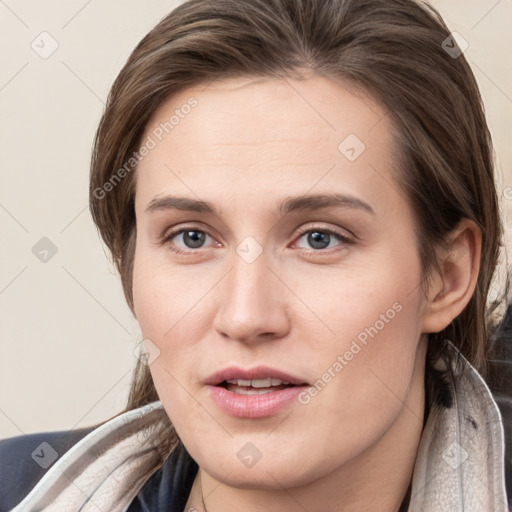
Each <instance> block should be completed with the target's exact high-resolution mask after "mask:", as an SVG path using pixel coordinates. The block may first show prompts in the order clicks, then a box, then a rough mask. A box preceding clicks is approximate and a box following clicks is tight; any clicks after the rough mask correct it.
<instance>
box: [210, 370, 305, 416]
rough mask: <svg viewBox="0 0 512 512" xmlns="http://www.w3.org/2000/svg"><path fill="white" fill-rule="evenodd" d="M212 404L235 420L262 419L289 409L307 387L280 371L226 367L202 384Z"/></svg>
mask: <svg viewBox="0 0 512 512" xmlns="http://www.w3.org/2000/svg"><path fill="white" fill-rule="evenodd" d="M204 384H205V385H206V386H207V388H208V391H209V393H210V397H211V398H212V400H213V402H214V403H215V404H216V405H217V406H218V407H219V408H220V409H221V410H222V411H223V412H225V413H227V414H229V415H231V416H235V417H238V418H251V419H254V418H263V417H266V416H271V415H273V414H276V413H277V412H279V411H281V410H282V409H283V408H284V407H286V406H290V405H291V404H292V403H293V402H294V399H295V402H297V403H298V400H296V398H297V397H298V395H299V394H300V393H301V392H303V391H304V390H305V389H306V388H307V387H308V386H309V385H310V384H308V383H307V382H306V381H305V380H303V379H301V378H300V377H296V376H294V375H290V374H288V373H285V372H283V371H281V370H277V369H274V368H269V367H264V366H259V367H257V368H252V369H241V368H235V367H231V368H226V369H224V370H221V371H220V372H217V373H215V374H214V375H212V376H210V377H209V378H208V379H206V380H205V381H204Z"/></svg>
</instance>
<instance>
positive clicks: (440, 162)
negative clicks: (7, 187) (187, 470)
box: [90, 0, 502, 456]
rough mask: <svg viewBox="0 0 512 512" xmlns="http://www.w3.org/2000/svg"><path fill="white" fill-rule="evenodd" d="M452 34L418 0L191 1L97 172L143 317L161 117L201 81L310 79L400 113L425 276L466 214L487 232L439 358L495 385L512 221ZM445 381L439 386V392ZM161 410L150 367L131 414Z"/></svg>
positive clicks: (114, 129) (107, 230)
mask: <svg viewBox="0 0 512 512" xmlns="http://www.w3.org/2000/svg"><path fill="white" fill-rule="evenodd" d="M448 38H450V31H449V30H448V28H447V27H446V25H445V24H444V22H443V21H442V18H441V16H440V15H439V14H438V13H437V12H436V11H435V10H434V9H433V8H432V7H430V6H429V5H428V4H426V3H420V2H417V1H414V0H323V1H321V2H320V1H318V0H189V1H187V2H185V3H183V4H181V5H180V6H179V7H178V8H176V9H175V10H174V11H172V12H171V13H170V14H169V15H167V16H166V17H165V18H163V19H162V20H161V21H160V23H158V25H157V26H156V27H155V28H154V29H153V30H151V31H150V32H149V33H148V34H147V35H146V36H145V37H144V38H143V39H142V41H141V42H140V43H139V44H138V45H137V47H136V48H135V50H134V51H133V52H132V54H131V55H130V57H129V59H128V61H127V63H126V64H125V66H124V67H123V69H122V70H121V72H120V73H119V75H118V77H117V79H116V80H115V82H114V84H113V86H112V89H111V91H110V94H109V96H108V100H107V105H106V109H105V112H104V114H103V117H102V119H101V122H100V125H99V128H98V131H97V134H96V138H95V143H94V152H93V157H92V166H91V180H90V208H91V212H92V216H93V219H94V221H95V223H96V224H97V226H98V229H99V231H100V233H101V236H102V238H103V240H104V242H105V243H106V245H107V246H108V248H109V249H110V251H111V252H112V255H113V260H114V263H115V265H116V267H117V269H118V271H119V273H120V275H121V279H122V283H123V288H124V292H125V296H126V299H127V301H128V304H129V305H130V307H131V308H132V311H133V300H132V270H133V259H134V249H135V241H136V229H135V213H134V196H135V172H133V171H134V170H135V168H136V162H134V161H132V160H133V159H132V160H131V159H130V158H131V157H132V155H133V154H134V152H136V151H137V149H138V148H139V146H140V144H141V137H142V134H143V132H144V129H145V127H146V123H147V121H148V119H149V117H150V116H151V114H152V113H153V112H154V111H155V109H156V108H157V107H158V106H159V105H160V104H161V103H162V102H163V101H164V100H165V99H167V98H168V97H169V96H170V95H172V94H174V93H176V92H178V91H181V90H184V89H186V88H188V87H190V86H193V85H197V84H201V83H208V82H211V81H214V80H217V79H226V78H232V77H241V76H251V75H252V76H258V75H259V76H268V77H300V70H308V71H312V72H315V73H317V74H320V75H323V76H326V77H335V78H341V79H343V80H344V81H345V82H346V83H349V84H353V85H355V86H356V87H361V88H363V89H364V90H366V91H368V92H370V94H372V95H373V96H374V97H375V98H377V100H378V101H380V103H381V104H382V105H383V106H384V107H385V108H386V109H387V111H388V113H389V116H390V118H391V120H392V122H393V125H394V127H395V128H396V130H397V132H398V136H399V142H400V146H401V150H402V155H401V158H400V162H399V163H400V164H401V165H400V169H401V176H400V178H401V186H402V187H403V190H404V193H405V196H406V197H407V198H408V201H409V202H410V204H411V206H412V208H413V211H414V213H415V219H416V224H417V235H418V250H419V255H420V259H421V263H422V267H423V271H424V279H425V280H426V279H427V278H428V275H429V272H430V271H431V270H432V268H433V267H435V264H436V262H435V253H434V248H435V247H436V246H437V245H438V244H441V243H442V242H443V240H444V239H445V238H446V235H447V234H448V233H449V232H450V231H452V230H453V229H454V228H455V227H456V226H457V223H458V222H459V221H460V220H461V219H462V218H468V219H472V220H473V221H475V222H476V224H477V225H478V226H479V227H480V229H481V232H482V237H483V243H482V255H481V264H480V271H479V276H478V282H477V286H476V290H475V292H474V294H473V297H472V298H471V300H470V302H469V304H468V305H467V307H466V308H465V309H464V311H463V312H462V313H461V314H460V315H459V316H458V317H457V318H455V319H454V320H453V322H452V323H451V324H450V325H449V326H448V327H447V328H446V329H445V330H444V331H442V332H440V333H435V334H432V335H430V337H429V346H428V357H427V361H433V360H434V359H436V358H437V357H438V356H439V355H440V353H441V352H442V351H443V347H444V340H445V339H449V340H451V341H452V342H453V343H454V344H455V346H457V348H458V349H459V350H460V351H461V352H462V354H463V355H464V356H465V357H466V358H467V359H468V360H469V361H470V362H471V363H472V364H473V365H474V366H475V367H476V368H477V370H479V371H480V372H481V373H482V374H483V376H484V377H486V378H489V377H490V375H489V363H488V361H489V359H490V350H491V336H490V334H491V322H490V319H489V315H488V311H487V309H486V299H487V294H488V290H489V286H490V284H491V279H492V276H493V273H494V269H495V267H496V263H497V258H498V254H499V248H500V242H501V236H502V225H501V219H500V216H499V209H498V200H497V194H496V190H495V183H494V164H493V155H492V145H491V138H490V134H489V130H488V127H487V124H486V120H485V115H484V110H483V106H482V101H481V97H480V93H479V90H478V87H477V84H476V81H475V78H474V75H473V73H472V71H471V68H470V67H469V65H468V63H467V61H466V59H465V57H464V55H463V54H460V55H458V56H457V54H455V53H454V51H455V52H456V51H457V48H458V47H457V46H456V44H454V43H453V40H452V39H448ZM447 41H448V42H449V44H448V46H447ZM450 47H452V48H454V49H455V50H454V51H452V52H448V51H447V50H448V48H450ZM459 53H460V52H459ZM127 162H129V164H127ZM123 166H124V169H125V171H126V172H125V173H123V178H122V180H120V181H119V182H118V183H117V182H116V183H115V186H112V187H109V191H108V193H106V192H105V191H106V190H107V189H106V188H105V184H106V183H107V182H109V180H112V178H113V176H114V174H115V173H116V172H118V170H119V169H121V168H123ZM118 176H119V175H118ZM110 183H112V181H110ZM425 282H426V281H425ZM427 366H428V365H427ZM429 382H430V384H429ZM432 382H433V381H428V379H427V382H426V385H427V391H429V390H430V392H431V393H433V391H434V387H435V386H434V385H433V384H432ZM154 400H158V395H157V393H156V390H155V387H154V385H153V382H152V378H151V374H150V372H149V368H148V367H147V366H146V365H144V364H142V363H141V362H138V363H137V366H136V368H135V371H134V376H133V382H132V387H131V392H130V395H129V400H128V404H127V408H126V410H128V409H132V408H136V407H140V406H141V405H144V404H146V403H149V402H151V401H154ZM158 435H160V436H161V438H160V439H161V441H162V455H163V456H165V455H166V453H168V451H169V450H170V449H171V448H172V446H173V445H174V444H175V443H176V442H177V437H176V435H175V434H173V431H172V425H171V424H170V421H169V419H168V418H167V417H164V416H162V429H161V431H160V434H158Z"/></svg>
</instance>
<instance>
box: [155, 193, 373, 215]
mask: <svg viewBox="0 0 512 512" xmlns="http://www.w3.org/2000/svg"><path fill="white" fill-rule="evenodd" d="M333 207H343V208H355V209H359V210H363V211H366V212H368V213H371V214H372V215H375V211H374V210H373V208H372V207H371V206H370V205H369V204H368V203H367V202H365V201H363V200H362V199H359V198H357V197H354V196H351V195H346V194H315V195H303V196H297V197H291V198H288V199H286V200H285V201H283V202H282V203H281V204H280V205H279V207H278V212H279V213H280V214H282V215H284V214H287V213H291V212H295V211H314V210H320V209H322V208H333ZM165 210H183V211H191V212H197V213H204V214H211V215H215V216H217V217H220V216H221V215H220V210H218V209H217V208H216V207H215V206H214V205H213V204H212V203H209V202H208V201H202V200H199V199H190V198H188V197H178V196H165V197H161V198H156V197H155V198H154V199H153V200H152V201H151V202H150V203H149V204H148V206H147V207H146V212H147V213H152V212H156V211H165Z"/></svg>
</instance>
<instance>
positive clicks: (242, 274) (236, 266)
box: [213, 253, 290, 344]
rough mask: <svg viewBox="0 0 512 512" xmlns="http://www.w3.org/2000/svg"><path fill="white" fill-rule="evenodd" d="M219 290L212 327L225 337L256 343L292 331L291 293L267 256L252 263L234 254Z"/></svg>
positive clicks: (262, 255)
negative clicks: (230, 266) (231, 264)
mask: <svg viewBox="0 0 512 512" xmlns="http://www.w3.org/2000/svg"><path fill="white" fill-rule="evenodd" d="M219 287H220V288H218V293H219V294H220V297H218V301H219V302H218V303H219V304H220V306H219V309H218V311H217V313H216V315H215V318H214V323H213V327H214V329H215V330H216V331H217V332H218V333H220V334H221V335H222V336H223V337H225V338H229V339H232V340H235V341H239V342H242V343H245V344H254V343H258V342H260V341H265V340H266V341H269V340H273V339H278V338H281V337H283V336H285V335H286V334H287V333H288V332H289V329H290V319H289V315H288V313H289V311H288V302H287V301H288V299H289V294H290V292H289V291H288V290H287V288H286V286H285V285H284V284H283V282H282V280H280V279H279V277H278V276H277V272H276V271H275V270H273V269H272V268H270V267H269V266H268V261H267V258H266V257H265V253H263V254H261V255H260V256H259V257H258V258H257V259H256V260H255V261H253V262H251V263H248V262H247V261H245V260H244V259H243V258H242V257H240V256H239V255H238V254H236V253H235V254H234V255H233V266H232V268H231V270H230V271H229V272H228V274H227V276H226V277H225V278H224V279H223V280H222V281H221V283H219ZM287 292H288V293H287Z"/></svg>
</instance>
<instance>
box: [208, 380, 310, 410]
mask: <svg viewBox="0 0 512 512" xmlns="http://www.w3.org/2000/svg"><path fill="white" fill-rule="evenodd" d="M207 388H208V390H209V392H210V395H211V397H212V399H213V401H214V402H215V403H216V404H217V406H218V407H219V408H220V409H221V410H222V411H224V412H226V413H227V414H230V415H232V416H236V417H238V418H264V417H266V416H272V415H273V414H276V413H277V412H279V411H280V410H282V409H283V408H284V407H285V406H286V405H287V404H289V403H290V402H293V401H294V400H297V397H298V396H299V395H300V394H301V393H302V392H303V391H304V390H305V389H307V386H293V387H291V388H286V389H280V390H278V391H270V392H268V393H264V394H261V395H239V394H237V393H233V392H232V391H228V390H227V389H224V388H222V387H220V386H207Z"/></svg>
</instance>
